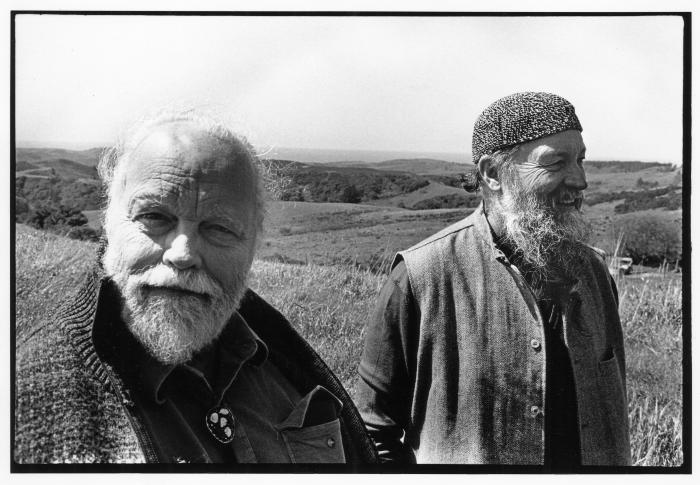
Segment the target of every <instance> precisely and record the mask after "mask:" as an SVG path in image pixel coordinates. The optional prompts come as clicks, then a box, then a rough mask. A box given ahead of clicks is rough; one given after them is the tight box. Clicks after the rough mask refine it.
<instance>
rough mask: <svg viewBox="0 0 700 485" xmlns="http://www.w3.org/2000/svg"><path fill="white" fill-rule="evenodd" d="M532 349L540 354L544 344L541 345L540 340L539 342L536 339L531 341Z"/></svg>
mask: <svg viewBox="0 0 700 485" xmlns="http://www.w3.org/2000/svg"><path fill="white" fill-rule="evenodd" d="M530 347H532V348H533V349H535V350H536V351H538V352H539V350H540V349H541V348H542V344H541V343H540V341H539V340H537V339H536V338H533V339H532V340H530Z"/></svg>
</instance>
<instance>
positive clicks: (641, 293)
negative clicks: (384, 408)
mask: <svg viewBox="0 0 700 485" xmlns="http://www.w3.org/2000/svg"><path fill="white" fill-rule="evenodd" d="M311 205H313V206H316V207H303V208H301V209H299V210H301V211H302V212H303V217H302V216H299V217H300V219H299V220H302V219H304V220H306V221H307V222H308V221H311V222H312V223H313V224H316V225H318V227H319V232H327V233H333V234H335V233H337V236H333V237H337V238H338V242H337V243H336V246H332V247H337V248H340V247H341V246H348V245H353V244H355V241H356V240H357V239H358V238H359V237H358V236H357V234H359V233H361V232H362V231H367V232H371V233H372V234H375V233H376V231H380V230H383V231H385V232H381V233H380V235H381V238H379V239H376V241H386V239H385V237H386V236H387V234H389V235H391V234H395V237H396V238H397V241H398V242H397V243H396V244H399V245H400V246H399V247H401V246H406V245H407V242H408V240H404V239H402V237H403V236H401V235H400V234H398V232H401V231H404V230H407V231H408V230H411V229H412V230H414V232H415V231H417V232H421V233H422V232H423V231H432V230H433V226H435V227H436V228H439V227H444V226H445V225H447V223H449V222H450V221H451V220H452V219H453V218H454V220H457V219H459V218H460V217H463V216H464V214H463V213H462V212H460V211H450V210H444V211H425V212H430V213H431V214H423V215H422V218H419V219H416V218H413V219H412V218H411V217H409V216H410V214H411V213H410V211H407V214H405V215H404V214H403V213H400V214H393V213H389V212H387V211H386V210H382V209H381V208H377V207H371V206H369V207H367V206H357V205H353V207H352V208H343V207H336V209H338V210H337V211H336V212H337V213H335V214H334V213H333V212H332V211H331V213H330V214H329V213H328V210H329V208H328V207H326V208H325V209H324V208H323V207H318V206H319V204H311ZM333 205H336V206H337V205H338V204H333ZM297 208H298V207H297ZM345 209H347V211H351V213H352V214H354V216H353V217H354V218H356V219H357V220H356V221H355V219H352V220H344V219H343V218H344V217H345V218H347V217H349V216H348V215H347V214H346V212H347V211H345ZM414 215H415V213H414ZM385 216H390V217H389V218H388V219H386V220H385V219H383V218H384V217H385ZM396 216H400V217H398V220H397V217H396ZM404 216H405V217H406V219H401V217H404ZM275 217H277V219H274V218H275ZM271 218H272V219H273V220H276V221H277V232H276V233H271V232H270V231H269V230H268V241H271V243H270V245H269V246H267V247H265V246H263V248H262V251H263V252H265V251H268V250H275V248H278V247H281V246H274V244H281V243H279V242H275V239H276V238H282V237H284V238H292V237H294V235H295V232H294V231H296V230H298V228H297V222H298V220H297V219H295V217H294V215H293V214H292V213H290V212H288V213H287V214H286V215H285V214H284V213H282V214H277V215H274V214H272V215H271ZM353 221H355V223H356V224H357V225H356V226H355V227H353V228H352V230H350V229H347V228H345V229H342V228H341V227H343V224H346V223H353ZM357 221H359V222H357ZM362 221H365V224H366V225H365V226H363V225H362ZM421 221H423V222H421ZM282 222H284V223H285V224H284V225H282ZM370 222H372V224H369V223H370ZM334 224H335V225H336V227H337V229H336V230H333V229H331V228H332V227H333V225H334ZM322 225H325V226H322ZM306 226H308V224H306ZM16 227H17V237H16V258H17V260H16V261H17V262H16V305H17V306H16V329H17V332H16V334H17V344H18V345H21V344H22V342H23V341H24V339H25V338H26V336H27V335H29V334H31V332H32V331H33V329H35V328H36V326H37V325H41V324H44V323H45V322H47V321H49V322H50V316H51V315H52V313H53V312H54V310H55V309H56V307H57V306H58V305H59V304H60V302H61V301H62V300H63V299H65V298H66V296H67V295H70V293H71V292H72V291H74V290H75V288H76V286H77V285H79V284H80V281H81V274H82V273H83V272H84V271H86V270H87V269H88V267H89V266H90V265H91V264H92V262H93V261H94V254H95V250H96V245H95V244H92V243H87V242H80V241H74V240H69V239H65V238H62V237H59V236H55V235H51V234H48V233H45V232H41V231H36V230H34V229H30V228H28V227H26V226H23V225H17V226H16ZM284 227H288V230H289V232H288V233H287V235H282V234H281V233H282V232H286V231H285V230H284V229H283V228H284ZM300 227H301V226H300ZM321 227H326V230H325V231H320V228H321ZM398 228H400V229H401V231H397V232H396V233H392V231H393V229H398ZM343 231H345V232H343ZM305 234H310V233H309V232H308V231H307V232H303V233H299V234H297V235H298V236H299V237H300V239H299V241H298V242H297V244H301V243H302V240H303V237H304V235H305ZM375 235H376V234H375ZM329 237H331V236H329ZM363 237H364V238H368V240H371V237H372V235H371V234H368V235H367V236H363ZM412 237H413V238H418V239H420V237H419V234H416V233H414V234H413V236H412ZM342 238H345V239H344V240H343V239H342ZM360 239H361V238H360ZM408 239H410V237H408ZM418 239H414V240H413V241H414V242H415V241H417V240H418ZM286 240H289V239H286ZM326 243H328V241H327V240H326V241H324V240H319V242H318V243H317V244H319V245H320V246H319V247H317V250H318V251H323V250H324V249H323V248H324V246H323V245H325V244H326ZM263 244H265V243H263ZM392 244H393V243H392ZM376 245H379V246H381V244H379V243H375V246H376ZM387 247H388V245H387ZM270 248H272V249H270ZM299 254H301V252H300V253H299ZM312 254H313V253H312ZM348 254H350V253H348ZM385 254H390V252H389V250H388V249H387V250H386V251H385ZM379 257H380V256H377V258H379ZM299 258H301V256H299ZM272 259H274V258H272ZM281 259H283V258H281ZM375 263H376V266H375V269H376V268H377V267H382V266H386V262H384V263H382V261H380V260H379V259H377V261H375ZM361 266H362V265H358V264H352V265H348V264H344V265H339V264H336V265H319V264H314V263H311V262H310V263H309V264H306V263H304V264H286V263H282V262H278V261H269V260H268V261H264V260H256V261H255V263H254V266H253V275H252V279H251V287H252V288H254V289H255V290H256V291H258V292H259V293H260V294H261V295H262V296H263V297H264V298H266V299H267V300H268V301H270V302H271V303H272V304H274V305H275V306H276V307H278V308H279V309H280V310H281V311H282V312H283V313H284V314H285V315H287V317H288V318H289V319H290V321H291V322H292V323H293V324H294V325H295V326H296V328H297V329H298V331H299V332H300V333H301V334H302V335H303V336H304V337H305V338H307V339H308V340H309V342H310V343H311V344H312V345H313V346H314V348H316V349H317V350H318V351H319V353H320V354H321V356H322V357H323V358H324V359H325V360H326V361H327V362H328V363H329V365H330V366H331V367H332V368H333V370H334V371H335V372H336V373H337V374H338V376H339V377H340V379H341V380H342V381H343V383H344V384H345V386H346V387H347V388H348V389H349V390H350V393H351V395H352V394H353V393H354V389H355V386H356V379H357V378H356V369H357V364H358V360H359V357H360V353H361V347H362V338H363V334H364V327H365V323H366V322H367V320H368V318H370V316H371V314H372V311H373V306H374V300H375V297H376V295H377V292H378V290H379V288H380V287H381V285H382V283H383V280H384V278H385V276H384V275H383V274H382V273H381V272H377V271H374V272H373V271H370V270H368V269H365V268H362V267H361ZM619 289H620V298H621V301H620V312H621V316H622V321H623V326H624V331H625V338H626V347H627V369H628V372H627V373H628V379H627V383H628V396H629V416H630V424H631V433H632V447H633V462H634V464H635V465H638V466H678V465H680V464H682V462H683V456H682V452H681V443H682V435H681V424H682V422H681V408H682V402H681V378H682V369H681V342H682V340H681V337H682V335H681V328H682V327H681V282H680V277H679V276H678V275H677V274H670V273H667V274H658V273H657V274H654V273H651V274H646V275H636V276H632V277H627V278H624V280H623V281H620V282H619Z"/></svg>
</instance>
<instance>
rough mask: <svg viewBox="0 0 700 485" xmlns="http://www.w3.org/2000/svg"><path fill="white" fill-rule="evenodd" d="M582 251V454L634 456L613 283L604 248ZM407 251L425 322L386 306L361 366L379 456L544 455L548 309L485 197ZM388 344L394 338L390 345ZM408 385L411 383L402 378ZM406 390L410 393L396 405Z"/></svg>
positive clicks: (448, 459)
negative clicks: (505, 242) (511, 252)
mask: <svg viewBox="0 0 700 485" xmlns="http://www.w3.org/2000/svg"><path fill="white" fill-rule="evenodd" d="M582 259H583V261H582V267H581V272H580V275H579V278H578V281H576V283H575V284H574V285H573V287H572V288H571V290H570V293H569V298H568V304H567V307H566V311H565V312H564V314H563V315H562V317H563V325H564V337H565V340H566V343H567V346H568V349H569V354H570V358H571V363H572V368H573V375H574V380H575V383H574V384H575V389H576V395H577V402H578V423H579V430H580V449H581V462H582V465H629V464H630V459H631V457H630V443H629V430H628V417H627V400H626V391H625V354H624V346H623V336H622V329H621V325H620V319H619V314H618V310H617V294H616V289H615V287H614V282H613V281H612V278H611V277H610V275H609V273H608V270H607V267H606V265H605V263H604V261H603V259H602V258H601V257H600V255H598V254H597V253H596V252H595V251H594V250H593V249H591V250H590V251H589V254H585V255H584V256H583V258H582ZM401 260H403V261H404V262H405V264H406V268H407V272H408V281H409V283H410V291H411V292H412V294H413V299H414V301H415V306H416V308H417V309H416V312H415V315H416V316H415V318H414V319H415V320H416V322H394V320H395V318H394V317H393V316H392V315H384V314H382V313H381V311H382V309H381V308H379V309H378V313H377V315H378V318H377V320H376V322H375V325H376V326H378V327H382V328H376V329H370V330H369V331H368V334H367V335H368V337H367V338H368V339H371V340H372V342H373V343H369V342H368V343H367V344H366V345H374V346H375V347H374V348H373V349H372V351H371V352H369V353H368V352H365V355H364V356H363V360H362V362H361V364H360V376H361V378H362V379H361V383H360V390H359V396H360V397H359V400H358V407H359V409H360V411H361V413H362V415H363V418H364V419H365V421H366V422H367V424H368V428H369V429H370V434H373V435H374V437H375V439H376V441H377V446H378V448H379V452H380V456H382V454H383V453H385V452H386V453H389V454H390V455H391V454H392V453H393V454H394V455H396V456H401V455H403V456H405V455H406V453H407V452H408V453H409V454H413V455H414V456H415V459H416V461H417V462H418V463H462V464H520V465H538V464H543V463H544V409H545V401H546V396H545V395H544V390H545V382H544V379H545V376H546V372H545V361H546V358H545V356H546V352H547V348H546V345H545V335H544V327H543V324H544V323H543V318H542V315H541V314H540V310H539V308H538V305H537V301H536V299H535V296H534V294H533V293H532V291H531V289H530V288H529V286H528V285H527V283H526V282H525V279H524V278H523V276H522V275H521V274H520V272H519V271H518V269H517V268H516V267H515V266H513V265H512V264H511V263H510V262H509V260H508V259H507V258H506V256H505V255H504V254H503V253H502V252H501V251H500V250H499V249H498V248H497V246H496V245H495V244H494V242H493V238H492V235H491V231H490V227H489V225H488V221H487V220H486V217H485V215H484V211H483V207H480V208H479V209H477V210H476V211H475V212H474V213H473V214H472V215H470V216H469V217H467V218H465V219H464V220H462V221H460V222H458V223H456V224H454V225H452V226H450V227H448V228H446V229H444V230H442V231H440V232H439V233H437V234H435V235H433V236H432V237H430V238H428V239H426V240H425V241H422V242H421V243H419V244H417V245H415V246H413V247H412V248H410V249H408V250H406V251H402V252H400V253H398V255H397V257H396V259H395V262H394V265H396V264H397V263H398V262H399V261H401ZM390 283H391V282H390ZM392 322H393V323H392ZM393 325H395V326H396V328H391V326H393ZM377 341H381V343H379V344H378V343H377ZM382 345H384V346H393V348H391V349H386V351H382ZM409 354H410V355H409ZM382 355H393V356H399V357H398V358H400V359H401V358H403V359H404V361H402V362H399V363H391V364H390V365H386V366H384V365H383V364H380V363H379V362H378V361H377V360H376V359H382ZM402 356H404V357H402ZM382 368H391V369H394V370H392V373H393V375H394V377H387V376H385V375H382V374H383V373H382V370H381V369H382ZM397 372H398V374H396V373H397ZM404 374H405V375H404ZM396 376H401V378H400V379H399V378H397V377H396ZM397 380H400V381H401V382H402V384H401V385H400V386H399V385H398V384H396V383H394V382H393V381H397ZM406 383H408V384H406ZM406 385H407V387H408V388H409V389H408V390H406V389H403V388H402V389H399V388H398V387H397V386H399V387H404V386H406ZM397 395H405V396H408V397H407V398H406V399H403V400H402V401H401V402H400V403H399V402H398V401H397V399H396V398H395V396H397ZM399 408H400V409H399ZM402 425H403V426H402ZM401 426H402V427H403V428H404V429H402V430H392V429H390V428H392V427H393V428H396V427H401ZM397 431H398V432H397ZM401 431H403V432H405V437H404V439H403V441H399V438H400V437H401V435H402V433H401ZM387 440H389V441H391V442H387ZM392 448H393V449H394V450H393V451H392Z"/></svg>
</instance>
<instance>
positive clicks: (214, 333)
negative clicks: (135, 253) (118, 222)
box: [103, 250, 247, 364]
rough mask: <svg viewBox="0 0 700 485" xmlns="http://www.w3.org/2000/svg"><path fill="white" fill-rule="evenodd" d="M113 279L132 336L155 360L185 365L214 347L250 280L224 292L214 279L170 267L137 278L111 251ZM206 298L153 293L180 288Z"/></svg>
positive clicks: (106, 264)
mask: <svg viewBox="0 0 700 485" xmlns="http://www.w3.org/2000/svg"><path fill="white" fill-rule="evenodd" d="M103 263H104V267H105V269H106V271H107V274H108V276H110V277H111V278H112V280H113V281H114V282H115V284H116V285H117V287H118V288H119V289H120V291H121V294H122V296H123V299H124V303H123V307H122V318H123V319H124V321H125V323H126V325H127V327H128V329H129V330H130V332H131V333H132V334H133V335H134V337H136V339H137V340H138V341H139V342H140V343H141V344H142V345H143V347H144V348H145V349H146V350H147V351H148V352H149V354H151V355H152V356H153V357H154V358H156V359H157V360H158V361H160V362H162V363H164V364H181V363H184V362H187V361H189V360H190V359H191V358H192V356H193V355H194V354H195V353H196V352H198V351H200V350H202V349H203V348H205V347H206V346H207V345H209V344H211V343H212V342H214V341H215V340H216V339H217V338H218V336H219V335H220V334H221V332H222V330H223V329H224V327H225V326H226V323H227V322H228V320H229V318H230V317H231V316H232V314H233V312H234V311H236V309H237V308H238V307H239V304H240V301H241V298H242V297H243V294H244V293H245V290H246V288H247V285H246V278H245V276H242V277H241V278H239V279H237V280H236V284H235V287H234V288H229V289H228V291H224V290H222V289H221V287H220V286H219V285H218V284H217V283H216V282H214V281H213V280H212V279H211V278H210V277H208V276H207V275H205V274H203V273H193V272H192V271H187V272H182V271H177V270H173V269H172V268H170V267H167V266H164V265H158V266H155V267H151V268H148V269H146V270H145V271H142V272H139V273H135V274H131V273H129V272H128V270H126V269H124V268H121V267H119V264H118V259H115V258H114V257H112V256H111V255H110V252H109V250H108V251H107V252H106V253H105V257H104V259H103ZM174 285H177V286H178V287H180V288H185V289H190V290H192V291H197V292H198V293H203V294H202V295H195V294H189V293H183V294H176V295H172V294H167V293H164V292H161V291H158V290H154V289H153V287H157V286H174Z"/></svg>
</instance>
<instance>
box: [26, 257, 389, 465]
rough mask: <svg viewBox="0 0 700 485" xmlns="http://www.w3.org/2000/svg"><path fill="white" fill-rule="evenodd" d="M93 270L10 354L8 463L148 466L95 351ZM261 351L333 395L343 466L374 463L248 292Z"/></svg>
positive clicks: (292, 341) (247, 306)
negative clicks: (264, 349)
mask: <svg viewBox="0 0 700 485" xmlns="http://www.w3.org/2000/svg"><path fill="white" fill-rule="evenodd" d="M114 291H115V288H114V286H113V283H112V282H111V280H109V279H107V278H106V277H104V275H103V274H102V273H101V271H100V270H97V271H95V272H93V273H92V274H90V275H89V276H88V277H87V279H86V283H85V284H84V286H83V287H82V288H81V289H80V290H79V291H78V292H77V294H76V295H75V296H74V297H73V298H72V299H71V300H70V301H69V302H67V304H66V305H64V306H63V308H62V309H61V310H60V311H59V313H58V316H57V318H56V320H55V321H52V322H47V323H46V324H44V325H41V326H38V327H37V330H36V331H35V332H34V333H33V334H32V335H29V336H27V337H26V338H25V339H24V340H23V342H22V343H21V345H19V346H18V348H17V351H16V357H17V360H16V384H15V385H16V388H15V391H16V400H15V443H14V460H15V462H16V463H20V464H24V463H152V462H154V461H156V455H155V453H154V452H153V449H152V446H151V443H150V440H151V438H150V437H149V436H148V433H147V432H146V431H145V429H144V427H143V426H142V424H141V422H140V420H139V413H138V410H136V409H134V406H133V402H132V401H131V400H130V399H129V394H128V390H126V389H125V386H124V384H123V383H122V382H121V380H120V379H119V377H118V375H117V374H116V373H115V372H114V370H113V369H111V368H110V366H109V365H108V364H107V363H106V362H103V361H102V359H101V358H100V356H99V354H98V352H97V351H96V349H95V346H94V343H93V339H92V328H93V325H94V322H95V320H96V319H98V318H100V316H99V308H100V300H101V298H106V297H107V296H106V295H107V294H110V293H111V294H113V293H114ZM239 313H240V314H241V315H242V316H243V318H244V319H245V320H246V321H247V322H248V324H249V325H250V327H251V328H252V329H253V330H254V331H255V333H256V334H257V335H258V336H259V337H260V338H261V339H262V340H263V341H264V342H265V344H266V345H267V346H268V348H269V359H270V360H271V361H272V362H273V363H274V364H275V365H276V367H277V368H278V369H279V370H280V371H281V372H282V373H283V374H284V375H285V377H287V378H288V379H289V380H290V382H291V383H292V384H293V385H294V386H295V387H297V388H298V390H299V391H300V393H302V395H303V394H306V393H308V392H309V391H311V390H312V389H314V388H315V387H316V386H317V385H321V386H323V387H325V388H326V389H327V390H329V391H330V392H331V393H333V394H334V395H335V396H336V397H338V398H339V399H340V400H341V401H342V403H343V407H342V410H341V412H340V423H341V434H342V440H343V447H344V450H345V455H346V456H345V458H346V463H347V464H348V467H349V468H352V467H353V466H355V465H359V464H365V463H375V462H376V451H375V449H374V445H373V444H372V442H371V440H370V439H369V437H368V436H367V434H366V432H365V428H364V425H363V423H362V420H361V418H360V416H359V414H358V412H357V409H356V408H355V406H354V404H353V402H352V401H351V399H350V397H349V396H348V394H347V392H346V391H345V389H344V388H343V386H342V385H341V383H340V382H339V381H338V379H337V378H336V377H335V376H334V375H333V373H332V372H331V370H330V369H329V368H328V367H327V366H326V364H325V363H324V362H323V361H322V360H321V358H320V357H319V356H318V354H316V352H315V351H314V350H313V349H312V348H311V347H310V346H309V345H308V343H306V341H305V340H304V339H303V338H301V337H300V336H299V335H298V334H297V333H296V331H295V330H294V329H293V328H292V326H291V325H290V324H289V322H288V321H287V320H286V319H285V318H284V316H282V315H281V314H280V313H279V312H278V311H277V310H275V309H274V308H273V307H272V306H270V305H269V304H268V303H266V302H265V301H264V300H263V299H262V298H260V297H259V296H258V295H257V294H255V293H254V292H253V291H251V290H248V291H247V293H246V295H245V297H244V299H243V301H242V303H241V307H240V309H239Z"/></svg>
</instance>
